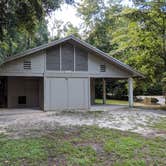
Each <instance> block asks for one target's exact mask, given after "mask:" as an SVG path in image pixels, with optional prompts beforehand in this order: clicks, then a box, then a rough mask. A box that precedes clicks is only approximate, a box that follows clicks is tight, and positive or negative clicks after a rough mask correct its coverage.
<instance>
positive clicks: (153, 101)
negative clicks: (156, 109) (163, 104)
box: [151, 97, 159, 104]
mask: <svg viewBox="0 0 166 166" xmlns="http://www.w3.org/2000/svg"><path fill="white" fill-rule="evenodd" d="M158 101H159V100H158V99H156V98H154V97H153V98H151V103H154V104H156V103H157V102H158Z"/></svg>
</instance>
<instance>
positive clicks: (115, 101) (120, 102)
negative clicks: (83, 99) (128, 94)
mask: <svg viewBox="0 0 166 166" xmlns="http://www.w3.org/2000/svg"><path fill="white" fill-rule="evenodd" d="M95 104H103V100H102V99H95ZM106 104H115V105H116V104H117V105H118V104H120V105H128V101H124V100H106Z"/></svg>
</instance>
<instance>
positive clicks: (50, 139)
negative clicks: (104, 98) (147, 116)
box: [0, 126, 166, 166]
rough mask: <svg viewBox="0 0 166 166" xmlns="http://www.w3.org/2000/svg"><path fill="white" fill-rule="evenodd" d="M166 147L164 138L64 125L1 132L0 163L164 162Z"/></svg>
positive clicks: (138, 164) (121, 164)
mask: <svg viewBox="0 0 166 166" xmlns="http://www.w3.org/2000/svg"><path fill="white" fill-rule="evenodd" d="M38 132H42V131H38ZM164 147H166V141H165V140H164V138H144V137H141V136H140V135H138V134H133V133H130V132H122V131H119V130H111V129H104V128H103V129H101V128H98V127H95V126H92V127H87V126H83V127H72V128H62V127H61V128H57V129H56V130H53V131H50V132H48V131H47V133H46V132H43V134H42V136H39V137H36V138H33V136H31V137H27V138H20V139H12V138H7V137H5V136H4V135H2V136H0V166H6V165H14V166H15V165H32V166H35V165H36V166H37V165H40V166H45V165H57V166H58V165H63V166H68V165H69V166H79V165H80V166H87V165H89V166H93V165H99V166H102V165H103V166H105V165H113V166H130V165H135V166H145V165H161V166H162V165H163V166H164V165H166V160H165V157H166V149H165V148H164Z"/></svg>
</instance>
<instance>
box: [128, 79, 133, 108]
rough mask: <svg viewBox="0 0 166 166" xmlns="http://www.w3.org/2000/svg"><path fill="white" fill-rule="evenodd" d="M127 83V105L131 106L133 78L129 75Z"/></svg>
mask: <svg viewBox="0 0 166 166" xmlns="http://www.w3.org/2000/svg"><path fill="white" fill-rule="evenodd" d="M128 85H129V87H128V97H129V107H133V79H132V78H131V77H130V78H129V79H128Z"/></svg>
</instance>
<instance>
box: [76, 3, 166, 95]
mask: <svg viewBox="0 0 166 166" xmlns="http://www.w3.org/2000/svg"><path fill="white" fill-rule="evenodd" d="M83 2H84V7H82V6H80V8H81V9H79V10H78V11H79V12H80V14H81V15H83V16H82V18H83V19H84V21H85V25H87V27H88V28H87V29H88V30H87V32H88V34H89V35H88V36H87V40H88V41H89V42H90V43H91V44H93V45H95V46H97V47H98V48H100V49H102V50H103V51H105V52H109V53H110V55H112V56H114V57H115V58H118V59H120V60H121V61H123V62H125V63H127V64H129V65H131V66H132V67H133V68H135V69H137V70H139V71H140V72H142V73H143V74H144V75H145V77H146V81H144V80H137V81H136V91H137V92H138V93H141V90H143V93H147V92H148V93H149V92H150V93H152V92H154V90H155V89H156V90H157V92H158V93H161V89H162V85H161V78H162V73H163V72H164V71H165V70H166V66H165V64H166V63H165V58H166V54H165V48H166V47H165V29H166V25H165V19H166V14H165V8H164V3H162V2H164V1H160V2H161V3H156V2H158V1H156V0H151V1H148V2H146V0H133V2H134V5H135V6H133V7H130V8H129V7H124V6H122V5H119V4H116V3H113V2H112V1H111V3H110V5H101V4H100V3H99V4H97V2H96V1H91V2H89V1H88V0H84V1H83ZM86 6H89V8H90V9H85V7H86ZM95 8H96V9H97V10H96V11H97V12H95ZM90 23H91V24H90ZM89 25H92V26H91V27H90V26H89ZM151 90H152V91H151Z"/></svg>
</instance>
